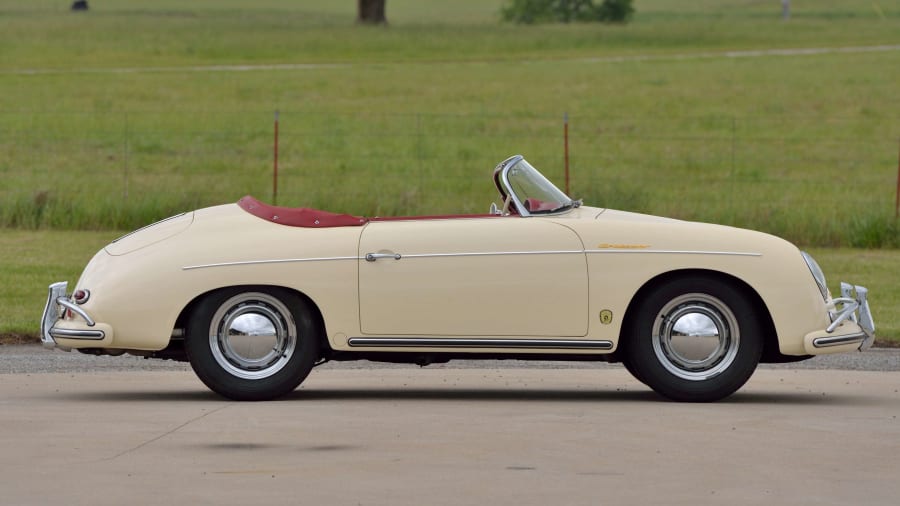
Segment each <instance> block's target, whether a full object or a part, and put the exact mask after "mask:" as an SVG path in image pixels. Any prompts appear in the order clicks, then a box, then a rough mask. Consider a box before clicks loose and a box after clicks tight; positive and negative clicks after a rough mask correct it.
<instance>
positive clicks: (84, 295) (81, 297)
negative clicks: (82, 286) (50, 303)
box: [72, 290, 91, 305]
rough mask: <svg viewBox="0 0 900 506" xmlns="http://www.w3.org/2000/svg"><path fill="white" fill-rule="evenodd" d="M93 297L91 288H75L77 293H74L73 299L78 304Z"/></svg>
mask: <svg viewBox="0 0 900 506" xmlns="http://www.w3.org/2000/svg"><path fill="white" fill-rule="evenodd" d="M90 298H91V291H90V290H75V293H73V294H72V300H74V301H75V303H76V304H79V305H80V304H84V303H85V302H87V301H88V299H90Z"/></svg>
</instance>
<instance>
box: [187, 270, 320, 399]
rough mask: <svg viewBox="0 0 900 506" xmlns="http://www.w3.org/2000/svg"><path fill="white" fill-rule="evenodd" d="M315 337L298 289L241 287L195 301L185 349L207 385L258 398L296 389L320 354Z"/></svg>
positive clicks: (317, 333)
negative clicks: (197, 302) (296, 290)
mask: <svg viewBox="0 0 900 506" xmlns="http://www.w3.org/2000/svg"><path fill="white" fill-rule="evenodd" d="M319 337H320V330H319V328H318V325H317V324H316V321H315V319H314V318H313V316H312V311H311V310H310V308H309V307H308V304H307V303H306V301H305V300H303V299H302V298H301V297H300V296H298V295H297V294H295V293H293V292H290V291H288V290H284V289H280V288H274V287H239V288H229V289H224V290H219V291H216V292H213V293H212V294H209V295H207V296H206V298H204V299H203V300H202V301H201V302H200V303H199V304H198V306H197V308H196V310H195V311H194V313H193V315H192V317H191V321H190V323H189V324H188V334H187V338H186V340H185V350H186V352H187V355H188V359H189V360H190V363H191V367H192V368H193V369H194V372H195V373H196V374H197V376H198V377H199V378H200V380H201V381H203V383H204V384H206V386H208V387H209V388H210V389H211V390H213V391H214V392H216V393H218V394H220V395H223V396H225V397H228V398H230V399H234V400H242V401H259V400H268V399H273V398H276V397H279V396H282V395H284V394H286V393H288V392H291V391H292V390H294V389H295V388H297V386H298V385H299V384H300V383H301V382H302V381H303V380H304V379H305V378H306V376H307V375H308V374H309V371H310V370H311V369H312V366H313V364H314V363H315V361H316V359H317V358H318V351H319V350H318V342H319Z"/></svg>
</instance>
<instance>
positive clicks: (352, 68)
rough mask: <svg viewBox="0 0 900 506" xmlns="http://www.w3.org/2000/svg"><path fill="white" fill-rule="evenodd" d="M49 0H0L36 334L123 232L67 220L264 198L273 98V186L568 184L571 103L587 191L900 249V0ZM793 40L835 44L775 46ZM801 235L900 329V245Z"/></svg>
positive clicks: (328, 201)
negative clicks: (363, 0)
mask: <svg viewBox="0 0 900 506" xmlns="http://www.w3.org/2000/svg"><path fill="white" fill-rule="evenodd" d="M69 3H70V2H68V1H59V0H32V1H28V2H22V1H20V0H0V248H2V249H0V253H2V255H0V260H2V264H0V280H3V281H4V282H6V285H7V286H14V287H17V288H15V289H14V290H12V291H11V292H8V293H7V294H6V295H2V296H0V303H2V304H4V306H2V307H4V310H3V311H2V312H0V318H2V322H0V331H2V332H11V331H22V332H31V331H33V325H34V322H35V321H36V315H35V314H34V313H35V312H39V310H40V307H41V306H42V303H43V302H42V299H43V297H44V293H43V292H44V288H45V287H46V285H47V284H48V283H49V282H52V281H54V280H56V279H70V280H73V281H74V279H75V276H76V275H77V271H78V269H80V268H81V267H82V266H83V265H84V263H85V262H86V260H87V259H88V258H89V257H90V255H91V254H92V253H93V251H95V250H96V249H97V248H98V247H99V246H100V245H102V244H103V243H104V242H106V241H107V240H109V239H110V238H112V237H113V236H115V235H116V234H117V232H72V231H68V230H72V229H88V230H127V229H131V228H135V227H137V226H141V225H143V224H146V223H149V222H151V221H155V220H156V219H159V218H162V217H165V216H167V215H171V214H174V213H176V212H179V211H182V210H185V209H191V208H196V207H201V206H205V205H211V204H217V203H222V202H228V201H235V200H237V199H238V198H240V197H241V196H242V195H244V194H247V193H251V194H254V195H256V196H257V197H260V198H263V199H271V198H272V181H271V173H272V165H273V113H274V111H276V110H278V111H280V121H279V129H280V138H279V144H280V149H279V168H280V180H279V197H278V203H280V204H286V205H304V206H311V207H321V208H326V209H330V210H334V211H343V212H351V213H355V214H365V215H390V214H418V213H424V214H428V213H444V212H450V213H456V212H483V211H484V210H486V209H487V206H488V204H489V203H490V201H491V200H492V199H493V197H494V195H493V192H492V190H491V188H490V186H489V182H488V180H487V176H488V175H489V174H490V170H491V168H492V167H493V165H494V164H495V163H496V162H497V161H499V160H501V159H503V158H505V157H506V156H507V155H510V154H513V153H522V154H525V155H526V156H527V157H528V158H529V159H530V160H531V161H532V162H533V163H534V164H535V165H537V166H538V167H539V168H541V169H542V170H543V171H544V172H546V173H547V174H548V175H549V176H550V177H551V178H552V179H553V180H554V181H556V182H557V183H559V184H562V179H563V151H562V145H563V141H562V129H563V125H562V119H563V115H564V114H566V113H567V114H568V118H569V121H570V124H569V130H570V139H569V144H570V155H571V167H572V193H573V194H574V195H575V196H577V197H582V198H584V199H585V201H586V202H588V203H590V204H592V205H597V206H609V207H614V208H621V209H626V210H632V211H639V212H648V213H653V214H662V215H668V216H673V217H678V218H685V219H694V220H701V221H710V222H718V223H725V224H732V225H737V226H744V227H748V228H753V229H757V230H763V231H768V232H772V233H775V234H778V235H781V236H783V237H786V238H788V239H790V240H793V241H795V242H797V243H799V244H801V245H804V246H806V247H809V246H818V247H822V246H831V247H845V248H846V247H851V246H852V247H857V248H900V226H898V221H897V220H895V219H894V197H895V193H894V192H895V188H896V184H897V171H898V154H900V153H898V151H900V145H898V142H900V94H898V93H897V83H898V82H900V2H897V1H896V0H892V1H890V2H886V1H871V0H818V1H816V2H793V3H794V7H793V16H792V18H791V20H790V21H787V22H785V21H782V20H780V19H779V15H780V4H779V3H778V2H774V1H746V0H697V1H693V2H682V1H677V0H641V1H639V2H636V3H635V5H636V7H637V16H636V17H635V19H634V21H633V22H632V23H630V24H628V25H625V26H599V25H579V24H574V25H543V26H527V27H523V26H515V25H507V24H502V23H500V21H499V16H498V14H497V13H498V11H499V6H500V3H501V2H500V1H493V2H492V1H479V0H457V1H454V2H445V1H439V0H390V1H389V2H388V18H389V20H390V26H389V27H387V28H384V27H360V26H355V25H354V23H353V20H354V6H355V2H353V1H351V0H305V1H302V0H258V1H250V0H192V1H191V2H184V1H175V0H157V1H155V2H152V3H148V2H146V1H139V0H105V1H102V2H101V1H97V2H91V11H90V12H88V13H80V14H74V13H71V12H69V11H68V10H67V7H68V5H69ZM804 48H807V49H808V48H826V49H827V48H831V49H830V50H825V51H813V52H809V53H805V54H804V53H802V52H801V53H800V54H796V53H790V52H788V53H778V52H774V50H782V49H804ZM867 48H868V49H867ZM873 48H874V49H873ZM767 51H768V52H767ZM242 66H243V67H242ZM26 229H27V230H29V231H27V230H26ZM33 230H38V231H37V232H35V231H33ZM62 230H67V231H64V232H62ZM47 244H65V245H66V247H65V249H64V250H60V251H56V252H54V253H53V254H50V255H49V256H46V255H43V254H41V253H39V252H40V251H45V250H47V246H46V245H47ZM814 251H815V252H816V254H817V255H818V256H819V257H820V258H821V260H822V263H823V265H825V267H826V269H827V270H829V272H830V273H832V272H833V274H831V275H830V279H831V280H832V281H833V282H836V281H839V280H840V279H842V278H844V279H850V280H852V281H855V282H859V283H862V284H868V285H869V286H870V288H871V289H872V293H873V298H874V300H875V308H876V318H878V319H879V323H881V324H882V328H883V329H886V330H885V331H883V332H881V335H892V336H894V337H896V336H898V335H900V332H898V330H900V316H898V313H897V312H898V309H897V307H898V305H900V296H898V295H897V287H898V286H900V280H898V277H900V257H898V256H897V254H896V251H893V250H885V251H870V250H859V249H836V250H823V249H814ZM851 260H859V261H853V262H851ZM4 298H5V300H4ZM6 308H11V309H6ZM885 332H886V333H887V334H886V333H885Z"/></svg>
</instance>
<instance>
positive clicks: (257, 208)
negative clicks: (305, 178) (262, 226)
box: [238, 195, 369, 228]
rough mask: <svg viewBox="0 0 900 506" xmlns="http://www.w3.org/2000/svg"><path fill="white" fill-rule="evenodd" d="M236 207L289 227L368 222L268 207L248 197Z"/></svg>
mask: <svg viewBox="0 0 900 506" xmlns="http://www.w3.org/2000/svg"><path fill="white" fill-rule="evenodd" d="M238 205H239V206H241V209H243V210H244V211H247V212H248V213H250V214H252V215H253V216H256V217H259V218H262V219H264V220H267V221H271V222H272V223H277V224H279V225H287V226H289V227H313V228H315V227H358V226H360V225H364V224H365V223H366V222H367V221H369V220H368V219H367V218H362V217H360V216H351V215H349V214H337V213H329V212H328V211H319V210H318V209H309V208H306V207H278V206H270V205H269V204H265V203H263V202H260V201H258V200H256V199H255V198H253V197H251V196H250V195H247V196H246V197H244V198H242V199H241V200H239V201H238Z"/></svg>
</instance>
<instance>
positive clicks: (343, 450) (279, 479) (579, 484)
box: [0, 363, 900, 506]
mask: <svg viewBox="0 0 900 506" xmlns="http://www.w3.org/2000/svg"><path fill="white" fill-rule="evenodd" d="M898 389H900V372H870V371H840V370H797V369H762V370H759V371H757V373H756V374H755V375H754V377H753V378H752V379H751V381H750V382H749V383H748V385H747V386H745V387H744V388H743V389H742V390H741V391H740V392H739V393H738V394H736V395H735V396H733V397H731V398H730V399H729V400H727V401H725V402H719V403H715V404H677V403H672V402H666V401H663V400H660V398H659V397H657V396H656V395H655V394H653V393H652V392H651V391H649V390H648V389H646V388H645V387H644V386H643V385H640V384H639V383H637V382H636V381H634V380H633V379H631V377H630V376H629V375H628V374H627V372H625V370H624V369H621V368H618V367H609V366H607V367H603V368H591V367H584V368H565V369H547V368H533V367H525V368H503V369H497V368H491V369H465V368H454V367H453V366H452V363H451V364H450V365H448V366H444V367H438V368H427V369H421V370H420V369H416V368H373V369H360V368H358V367H354V368H340V367H335V368H330V369H323V370H315V371H313V373H312V374H311V376H310V378H309V379H308V380H307V382H306V383H304V385H303V387H302V388H301V389H299V390H297V391H296V392H295V393H294V394H293V395H291V396H289V397H287V398H286V399H284V400H280V401H276V402H266V403H235V402H230V401H226V400H223V399H222V398H220V397H217V396H216V395H214V394H212V393H210V392H209V391H207V390H206V388H205V387H204V386H203V385H202V384H201V383H200V382H199V381H198V380H197V379H195V378H194V376H193V374H192V373H190V372H188V371H184V370H164V371H124V372H120V371H112V372H73V373H46V374H5V375H0V427H2V430H0V504H4V505H5V504H9V505H28V504H35V505H37V504H42V505H43V504H66V505H76V504H84V505H88V504H90V505H98V504H116V505H121V504H169V505H174V504H341V505H343V504H347V505H356V504H363V505H369V504H374V505H396V504H429V505H433V504H490V505H506V504H509V505H528V504H535V505H560V504H591V505H594V504H634V505H648V504H660V505H673V504H730V505H735V504H762V503H765V504H834V505H842V506H843V505H847V504H854V505H863V504H885V505H887V504H897V498H898V497H900V476H898V469H900V420H898V416H900V393H898Z"/></svg>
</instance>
